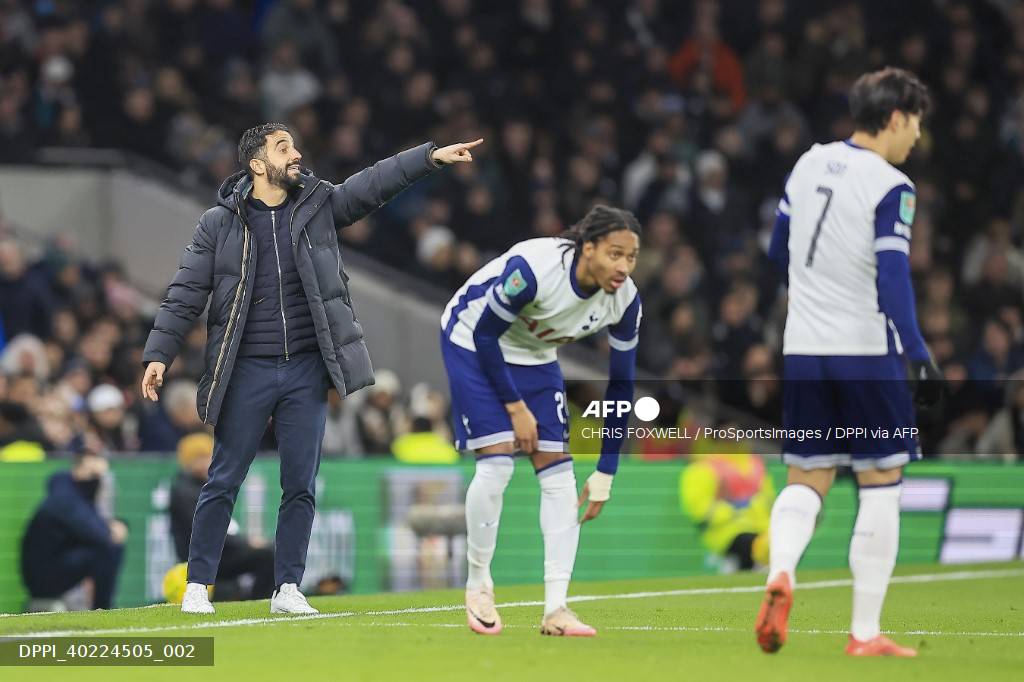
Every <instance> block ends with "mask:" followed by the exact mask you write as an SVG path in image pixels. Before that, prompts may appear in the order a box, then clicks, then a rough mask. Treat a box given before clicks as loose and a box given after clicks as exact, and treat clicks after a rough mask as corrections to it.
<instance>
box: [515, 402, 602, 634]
mask: <svg viewBox="0 0 1024 682" xmlns="http://www.w3.org/2000/svg"><path fill="white" fill-rule="evenodd" d="M538 421H539V420H538ZM541 442H544V438H543V435H542V436H541ZM547 445H548V446H549V447H550V446H551V445H552V444H551V443H547ZM530 459H531V461H532V462H533V466H534V471H535V472H536V474H537V482H538V483H539V484H540V528H541V534H542V535H543V538H544V617H543V619H542V620H541V628H540V631H541V634H544V635H556V636H565V637H593V636H594V635H596V634H597V631H596V630H595V629H594V628H592V627H591V626H589V625H587V624H586V623H583V622H582V621H580V619H579V618H578V617H577V616H576V614H575V613H573V612H572V611H571V610H570V609H569V606H568V597H569V581H570V580H571V579H572V570H573V566H574V565H575V564H576V550H577V549H578V547H579V541H580V524H579V519H578V516H577V514H578V510H577V507H576V502H577V492H576V476H575V474H574V472H573V463H572V458H571V457H570V456H569V455H568V454H567V453H565V452H562V451H558V452H538V453H536V454H534V455H533V456H531V458H530Z"/></svg>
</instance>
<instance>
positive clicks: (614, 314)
mask: <svg viewBox="0 0 1024 682" xmlns="http://www.w3.org/2000/svg"><path fill="white" fill-rule="evenodd" d="M571 244H572V242H570V241H569V240H567V239H562V238H559V237H541V238H538V239H528V240H526V241H522V242H519V243H518V244H516V245H514V246H513V247H512V248H510V249H509V250H508V251H506V252H505V253H503V254H502V255H500V256H498V257H497V258H495V259H494V260H492V261H490V262H489V263H487V264H486V265H484V266H483V267H482V268H480V269H479V270H478V271H476V272H475V273H474V274H473V275H472V276H471V277H470V278H469V279H468V280H467V281H466V283H465V284H463V285H462V286H461V287H460V288H459V290H458V291H456V292H455V295H454V296H452V299H451V300H450V301H448V305H447V306H445V310H444V314H443V315H442V316H441V328H442V329H443V330H444V333H445V335H446V336H447V337H448V338H449V339H450V340H451V341H452V342H453V343H455V344H456V345H458V346H461V347H462V348H466V349H468V350H471V351H474V352H475V351H476V344H475V343H474V341H473V331H474V330H475V329H476V325H477V323H478V322H479V320H480V316H481V314H482V313H483V311H484V308H485V307H488V306H489V307H490V308H491V310H493V311H494V312H495V313H496V314H497V315H498V316H499V317H502V319H505V320H506V321H508V322H511V323H512V326H511V327H509V329H508V331H507V332H505V333H504V334H502V336H501V337H500V339H499V345H500V347H501V352H502V355H503V356H504V357H505V362H507V363H509V364H513V365H541V364H546V363H549V362H555V361H556V360H557V353H556V351H557V349H558V347H559V346H561V345H563V344H566V343H570V342H572V341H575V340H577V339H581V338H583V337H585V336H590V335H591V334H594V333H596V332H597V331H599V330H601V329H604V328H606V327H608V326H610V325H613V324H615V323H617V322H619V321H620V319H622V317H623V315H624V314H625V312H626V309H627V308H628V307H629V306H630V304H631V303H632V302H633V300H634V299H635V298H636V296H637V288H636V284H634V283H633V280H632V279H631V278H627V279H626V282H625V284H623V285H622V286H621V287H619V289H618V290H616V291H615V292H614V293H606V292H605V291H604V290H598V291H597V292H595V293H594V294H592V295H590V296H586V295H585V294H584V293H583V292H582V291H580V290H579V287H578V285H577V284H576V282H575V275H574V273H573V272H572V270H573V250H572V248H571ZM565 247H570V248H565ZM516 257H520V258H522V259H523V260H525V262H526V264H527V266H528V267H527V268H525V270H527V271H526V272H522V271H521V270H520V269H513V270H514V271H513V272H512V273H511V274H509V273H506V272H505V271H506V268H507V266H508V265H509V263H510V261H512V259H514V258H516ZM518 262H520V261H518V260H516V261H513V264H514V263H518ZM527 287H536V289H535V291H536V293H535V294H534V295H533V298H532V300H530V301H529V302H528V303H526V305H525V306H524V307H523V308H522V309H521V310H519V311H518V314H516V313H513V312H510V311H509V309H508V307H509V296H513V297H514V296H515V295H516V294H517V293H520V292H522V291H526V290H527ZM639 324H640V317H639V313H638V315H637V319H636V328H637V329H638V328H639ZM631 332H632V338H631V339H628V340H625V341H624V340H622V339H617V338H615V337H613V336H611V335H609V343H610V344H611V345H612V346H613V347H615V348H617V349H619V350H629V349H630V348H632V347H634V346H635V345H636V343H637V336H636V329H633V330H631Z"/></svg>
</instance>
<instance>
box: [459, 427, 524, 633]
mask: <svg viewBox="0 0 1024 682" xmlns="http://www.w3.org/2000/svg"><path fill="white" fill-rule="evenodd" d="M512 450H513V448H512V442H511V441H507V442H504V443H496V444H494V445H491V446H486V447H483V448H480V449H479V450H477V451H476V453H477V457H476V470H475V471H474V473H473V480H472V481H470V483H469V487H468V488H467V489H466V558H467V561H468V571H467V575H466V618H467V622H468V624H469V627H470V629H472V630H473V631H474V632H477V633H479V634H485V635H496V634H498V633H500V632H501V630H502V622H501V616H500V615H499V614H498V610H497V608H496V607H495V600H494V580H493V578H492V577H491V561H492V560H493V559H494V552H495V549H496V548H497V545H498V524H499V522H500V520H501V508H502V503H503V500H504V495H505V489H506V488H507V487H508V483H509V481H511V480H512V474H513V472H514V470H515V467H514V464H513V459H512Z"/></svg>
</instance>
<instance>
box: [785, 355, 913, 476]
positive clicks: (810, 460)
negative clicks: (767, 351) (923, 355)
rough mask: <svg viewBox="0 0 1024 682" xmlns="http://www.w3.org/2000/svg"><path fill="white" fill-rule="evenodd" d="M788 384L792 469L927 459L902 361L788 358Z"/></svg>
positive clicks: (866, 466)
mask: <svg viewBox="0 0 1024 682" xmlns="http://www.w3.org/2000/svg"><path fill="white" fill-rule="evenodd" d="M783 379H784V382H785V383H784V387H783V408H782V424H783V427H784V428H785V429H786V430H787V431H789V432H790V433H788V434H787V435H789V436H791V437H789V438H786V439H785V441H784V443H783V448H782V460H783V462H785V463H786V464H789V465H792V466H795V467H799V468H800V469H804V470H809V469H830V468H832V467H837V466H850V467H853V470H854V471H866V470H869V469H894V468H896V467H900V466H903V465H904V464H906V463H907V462H911V461H913V460H917V459H920V458H921V450H920V448H919V447H918V444H917V439H916V438H915V437H914V435H913V434H915V433H916V431H912V429H914V427H915V420H914V405H913V400H912V397H911V395H910V386H909V385H908V383H907V374H906V366H905V365H904V362H903V359H902V358H901V357H900V356H898V355H884V356H820V355H787V356H785V358H784V366H783ZM793 431H795V432H797V434H794V433H792V432H793ZM794 435H795V436H796V437H793V436H794Z"/></svg>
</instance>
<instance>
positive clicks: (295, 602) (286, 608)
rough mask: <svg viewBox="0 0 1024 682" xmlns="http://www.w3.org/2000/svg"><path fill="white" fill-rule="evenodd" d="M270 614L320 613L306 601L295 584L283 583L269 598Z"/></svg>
mask: <svg viewBox="0 0 1024 682" xmlns="http://www.w3.org/2000/svg"><path fill="white" fill-rule="evenodd" d="M270 612H271V613H302V614H311V613H320V612H319V611H317V610H316V609H314V608H313V607H312V606H310V605H309V602H308V601H306V598H305V597H303V596H302V593H301V592H299V588H298V586H297V585H296V584H295V583H285V584H284V585H281V589H280V590H278V591H276V592H274V596H273V597H271V598H270Z"/></svg>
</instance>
